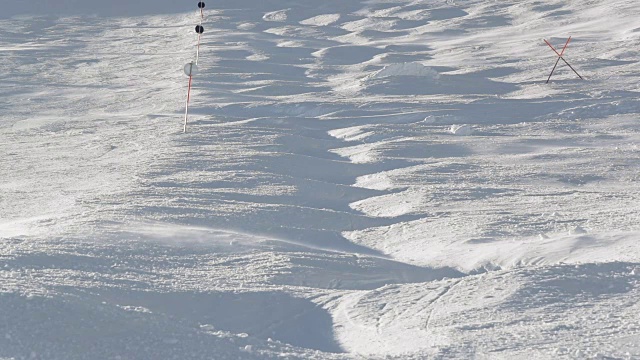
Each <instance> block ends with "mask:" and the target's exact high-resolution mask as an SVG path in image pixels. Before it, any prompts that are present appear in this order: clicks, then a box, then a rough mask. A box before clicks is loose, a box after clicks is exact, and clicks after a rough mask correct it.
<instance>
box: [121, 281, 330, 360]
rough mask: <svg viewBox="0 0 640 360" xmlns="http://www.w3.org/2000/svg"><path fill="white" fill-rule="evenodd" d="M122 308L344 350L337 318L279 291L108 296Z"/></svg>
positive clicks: (196, 324)
mask: <svg viewBox="0 0 640 360" xmlns="http://www.w3.org/2000/svg"><path fill="white" fill-rule="evenodd" d="M108 297H111V300H109V302H115V303H116V304H118V306H135V307H143V308H145V309H148V310H149V311H150V312H151V313H153V314H157V315H162V316H165V317H166V318H167V319H169V321H176V322H178V323H187V324H190V325H191V326H193V327H202V326H208V327H209V328H211V327H213V328H215V329H216V330H224V331H229V332H232V333H247V334H248V335H249V336H252V337H256V338H259V339H263V340H267V339H269V338H271V339H274V340H279V341H282V342H284V343H287V344H291V345H294V346H299V347H303V348H307V349H314V350H320V351H325V352H332V353H340V352H342V349H341V348H340V346H339V345H338V344H337V343H336V341H335V340H334V337H333V320H332V319H331V316H330V315H329V314H328V312H327V311H326V310H324V309H323V308H321V307H320V306H318V305H316V304H314V303H313V302H311V301H309V300H306V299H302V298H296V297H293V296H291V295H289V294H285V293H281V292H220V293H189V292H185V293H166V294H161V293H144V292H135V293H131V292H126V293H114V294H111V295H108Z"/></svg>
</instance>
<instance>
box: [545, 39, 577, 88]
mask: <svg viewBox="0 0 640 360" xmlns="http://www.w3.org/2000/svg"><path fill="white" fill-rule="evenodd" d="M569 41H571V36H569V38H568V39H567V42H566V43H565V44H564V47H563V48H562V51H561V52H558V50H556V49H555V48H554V47H553V45H551V44H549V42H548V41H547V40H544V42H545V43H547V45H549V47H550V48H551V50H553V52H554V53H556V55H558V60H556V64H555V65H554V66H553V70H551V74H549V78H547V84H548V83H549V80H551V76H552V75H553V72H554V71H556V67H557V66H558V63H559V62H560V60H562V61H564V63H565V64H567V65H568V66H569V67H570V68H571V70H573V72H574V73H576V75H578V77H579V78H580V79H582V76H580V74H578V72H577V71H576V69H574V68H573V66H571V65H570V64H569V63H568V62H567V60H565V59H564V58H563V57H562V55H564V51H565V50H567V46H569ZM583 80H584V79H583Z"/></svg>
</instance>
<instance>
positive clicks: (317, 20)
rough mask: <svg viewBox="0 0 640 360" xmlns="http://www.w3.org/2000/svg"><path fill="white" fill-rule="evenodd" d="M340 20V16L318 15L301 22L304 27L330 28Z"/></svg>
mask: <svg viewBox="0 0 640 360" xmlns="http://www.w3.org/2000/svg"><path fill="white" fill-rule="evenodd" d="M338 20H340V14H325V15H318V16H314V17H312V18H309V19H307V20H303V21H301V22H300V24H302V25H311V26H328V25H331V24H333V23H335V22H336V21H338Z"/></svg>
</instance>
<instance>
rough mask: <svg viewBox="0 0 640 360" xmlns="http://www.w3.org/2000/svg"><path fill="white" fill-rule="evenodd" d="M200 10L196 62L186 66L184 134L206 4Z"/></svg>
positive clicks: (199, 6) (196, 67) (200, 5)
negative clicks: (186, 85)
mask: <svg viewBox="0 0 640 360" xmlns="http://www.w3.org/2000/svg"><path fill="white" fill-rule="evenodd" d="M198 8H199V9H200V24H199V25H197V26H196V33H197V34H198V44H197V46H196V61H195V62H190V63H188V64H186V65H185V66H184V73H185V74H186V75H187V76H188V77H189V86H188V89H187V101H186V104H185V107H184V126H183V129H182V132H185V133H186V132H187V120H188V118H189V100H191V84H192V83H193V75H195V73H196V72H197V71H198V66H197V64H198V58H199V57H200V37H201V36H202V33H204V27H202V21H203V20H204V2H202V1H200V2H199V3H198Z"/></svg>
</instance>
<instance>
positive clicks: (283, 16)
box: [262, 9, 289, 22]
mask: <svg viewBox="0 0 640 360" xmlns="http://www.w3.org/2000/svg"><path fill="white" fill-rule="evenodd" d="M287 11H289V9H284V10H278V11H272V12H268V13H266V14H264V16H263V17H262V20H264V21H272V22H283V21H286V20H287Z"/></svg>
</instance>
